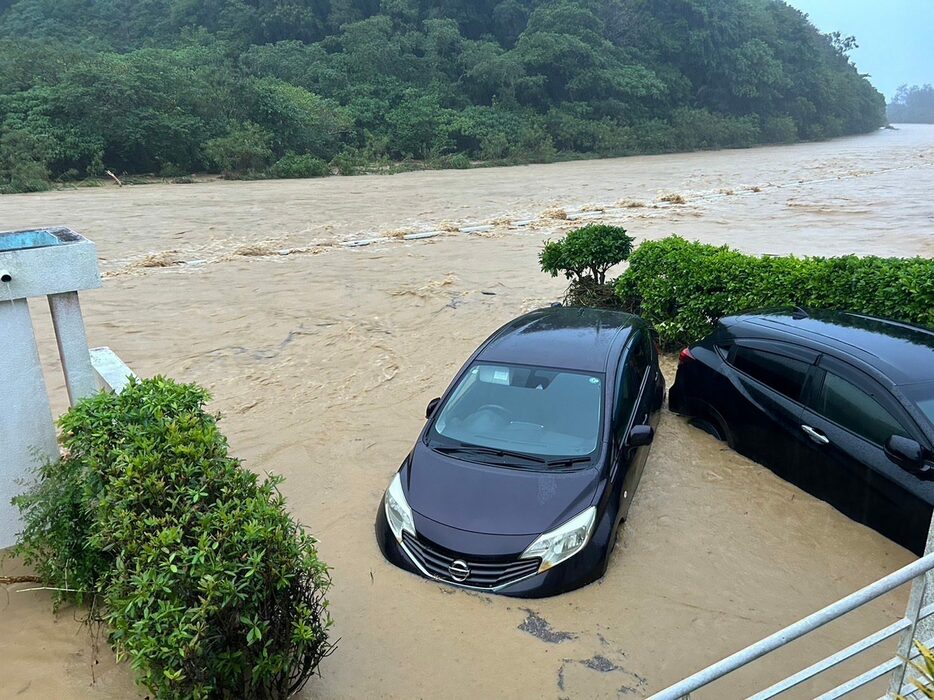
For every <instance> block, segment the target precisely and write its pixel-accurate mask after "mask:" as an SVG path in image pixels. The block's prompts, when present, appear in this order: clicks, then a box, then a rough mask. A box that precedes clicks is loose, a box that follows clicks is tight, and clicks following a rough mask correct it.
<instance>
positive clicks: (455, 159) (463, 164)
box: [451, 153, 471, 170]
mask: <svg viewBox="0 0 934 700" xmlns="http://www.w3.org/2000/svg"><path fill="white" fill-rule="evenodd" d="M470 165H471V163H470V158H468V157H467V156H466V155H465V154H463V153H456V154H455V155H454V156H452V157H451V167H452V168H455V169H456V170H468V169H470Z"/></svg>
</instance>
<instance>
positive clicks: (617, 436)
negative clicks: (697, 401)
mask: <svg viewBox="0 0 934 700" xmlns="http://www.w3.org/2000/svg"><path fill="white" fill-rule="evenodd" d="M650 342H651V341H650V340H649V338H648V336H647V335H646V334H645V333H644V332H641V331H640V332H638V333H637V334H636V335H635V336H634V337H633V339H632V341H631V342H630V343H629V345H627V347H626V350H625V351H624V354H623V358H622V359H621V361H620V365H619V368H618V370H617V376H616V397H615V400H614V406H613V442H614V464H613V467H612V470H611V477H610V480H611V483H614V484H615V483H616V482H617V481H618V480H621V482H622V483H621V484H619V485H618V486H617V491H618V493H619V496H618V498H619V517H620V519H622V518H625V517H626V514H627V513H628V512H629V506H630V504H631V503H632V498H633V495H634V493H635V490H636V487H637V486H638V485H639V480H640V479H641V478H642V472H643V470H644V469H645V460H646V459H647V458H648V455H649V450H650V448H651V446H649V445H644V446H642V447H635V448H634V447H630V446H629V445H628V444H627V439H628V437H629V431H630V430H632V427H633V426H635V425H650V421H651V420H652V407H653V402H654V401H655V400H656V398H655V382H656V380H657V376H656V375H655V374H654V372H655V370H654V363H653V362H652V355H651V346H650Z"/></svg>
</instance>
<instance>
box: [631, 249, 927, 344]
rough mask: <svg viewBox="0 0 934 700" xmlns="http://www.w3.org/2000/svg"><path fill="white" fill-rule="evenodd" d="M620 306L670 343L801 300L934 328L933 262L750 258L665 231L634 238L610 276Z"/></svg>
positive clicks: (808, 305) (802, 303)
mask: <svg viewBox="0 0 934 700" xmlns="http://www.w3.org/2000/svg"><path fill="white" fill-rule="evenodd" d="M616 291H617V294H618V295H619V296H620V298H621V300H622V302H623V306H624V308H626V309H628V310H630V311H632V312H633V313H637V314H640V315H642V316H643V317H644V318H645V319H646V320H647V321H648V322H649V323H651V324H652V325H653V326H654V327H655V329H656V330H657V331H658V334H659V338H660V341H661V343H662V345H663V346H664V347H666V348H669V349H674V348H677V347H680V346H683V345H687V344H690V343H693V342H696V341H697V340H699V339H701V338H702V337H704V336H705V335H707V333H709V332H710V331H711V330H712V328H713V326H714V324H715V323H716V321H717V320H718V319H720V318H722V317H724V316H729V315H731V314H735V313H739V312H742V311H748V310H750V309H761V308H767V307H782V306H786V307H787V306H801V307H804V308H812V309H837V310H843V311H852V312H856V313H865V314H871V315H874V316H883V317H887V318H893V319H896V320H901V321H907V322H911V323H918V324H922V325H925V326H928V327H931V328H934V260H931V259H928V258H921V257H917V258H877V257H864V258H860V257H857V256H855V255H848V256H845V257H839V258H817V257H814V258H796V257H791V256H787V257H776V256H769V257H757V256H753V255H746V254H744V253H741V252H739V251H736V250H732V249H730V248H728V247H726V246H724V247H716V246H712V245H705V244H702V243H695V242H689V241H686V240H685V239H683V238H680V237H678V236H671V237H669V238H665V239H663V240H660V241H646V242H644V243H642V244H641V245H640V246H639V247H638V248H637V249H636V251H635V252H634V253H633V254H632V256H631V257H630V259H629V267H628V269H627V270H626V272H625V273H623V275H622V276H621V277H620V278H619V280H617V283H616Z"/></svg>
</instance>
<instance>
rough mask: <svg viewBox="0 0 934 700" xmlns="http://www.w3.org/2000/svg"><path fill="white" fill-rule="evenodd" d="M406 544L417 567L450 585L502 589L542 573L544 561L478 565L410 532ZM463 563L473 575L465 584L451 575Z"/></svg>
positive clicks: (404, 534) (491, 562) (405, 539)
mask: <svg viewBox="0 0 934 700" xmlns="http://www.w3.org/2000/svg"><path fill="white" fill-rule="evenodd" d="M402 541H403V543H404V544H405V546H406V549H407V550H408V551H409V553H410V554H411V556H412V557H413V558H414V559H415V561H416V563H418V564H420V565H421V566H422V568H424V569H425V571H427V572H428V573H429V574H431V575H432V576H435V577H436V578H439V579H441V580H442V581H446V582H448V583H455V584H459V585H462V586H472V587H474V588H498V587H499V586H505V585H506V584H509V583H514V582H516V581H518V580H519V579H521V578H525V577H526V576H530V575H531V574H534V573H535V572H536V571H538V567H539V566H540V565H541V563H542V560H541V559H510V560H508V561H476V560H473V561H471V560H468V559H466V558H464V557H459V556H452V555H450V554H447V553H444V552H442V551H440V550H439V549H438V548H437V547H435V546H433V545H430V544H427V543H425V542H423V541H422V540H419V539H418V538H417V537H415V536H414V535H411V534H409V533H408V532H406V531H403V532H402ZM458 559H460V560H461V561H463V562H465V563H466V564H467V568H468V569H470V575H469V576H467V578H466V579H464V580H463V581H458V580H456V579H454V578H453V577H452V576H451V574H450V573H449V572H448V567H449V566H451V564H453V563H454V562H455V561H457V560H458Z"/></svg>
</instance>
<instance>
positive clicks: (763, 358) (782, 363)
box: [733, 346, 810, 401]
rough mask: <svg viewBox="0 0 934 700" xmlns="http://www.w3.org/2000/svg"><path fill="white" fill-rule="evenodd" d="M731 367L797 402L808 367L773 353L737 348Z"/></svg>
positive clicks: (804, 363) (800, 362)
mask: <svg viewBox="0 0 934 700" xmlns="http://www.w3.org/2000/svg"><path fill="white" fill-rule="evenodd" d="M733 366H734V367H736V369H738V370H739V371H740V372H744V373H746V374H748V375H749V376H750V377H752V378H753V379H757V380H759V381H760V382H762V383H763V384H765V385H766V386H768V387H770V388H771V389H774V390H775V391H777V392H778V393H779V394H782V395H783V396H787V397H788V398H789V399H794V400H795V401H797V400H798V398H799V397H800V396H801V390H802V389H803V388H804V380H805V379H806V378H807V374H808V367H809V366H810V365H808V363H807V362H804V361H802V360H794V359H792V358H790V357H785V356H784V355H779V354H777V353H774V352H766V351H765V350H754V349H752V348H744V347H742V346H737V348H736V354H735V355H734V356H733Z"/></svg>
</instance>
